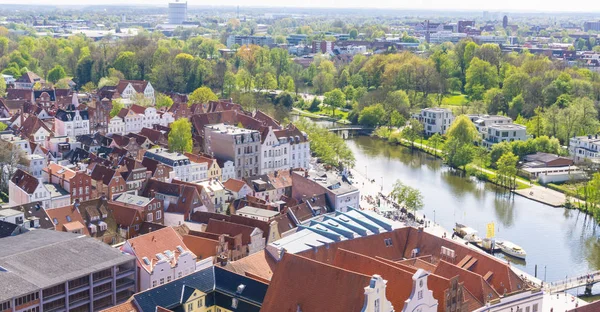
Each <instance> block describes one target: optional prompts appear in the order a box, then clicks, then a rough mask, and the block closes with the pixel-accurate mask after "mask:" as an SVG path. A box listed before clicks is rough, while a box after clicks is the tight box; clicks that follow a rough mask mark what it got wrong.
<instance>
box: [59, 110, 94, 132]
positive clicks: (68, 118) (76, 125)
mask: <svg viewBox="0 0 600 312" xmlns="http://www.w3.org/2000/svg"><path fill="white" fill-rule="evenodd" d="M54 133H55V134H56V136H66V137H70V138H75V137H77V136H79V135H85V134H90V119H89V116H88V112H87V111H79V110H73V111H64V110H62V109H59V110H58V111H57V112H56V115H54Z"/></svg>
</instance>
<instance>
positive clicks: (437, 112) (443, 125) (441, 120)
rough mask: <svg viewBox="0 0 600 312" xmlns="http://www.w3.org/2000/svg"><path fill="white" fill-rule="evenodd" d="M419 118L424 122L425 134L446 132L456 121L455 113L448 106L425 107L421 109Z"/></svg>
mask: <svg viewBox="0 0 600 312" xmlns="http://www.w3.org/2000/svg"><path fill="white" fill-rule="evenodd" d="M419 120H420V121H421V122H422V123H423V128H424V131H425V135H428V136H429V135H434V134H436V133H438V134H446V131H447V130H448V128H450V125H451V124H452V122H453V121H454V114H452V111H451V110H449V109H446V108H438V107H431V108H424V109H422V110H421V114H420V115H419Z"/></svg>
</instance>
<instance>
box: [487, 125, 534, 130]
mask: <svg viewBox="0 0 600 312" xmlns="http://www.w3.org/2000/svg"><path fill="white" fill-rule="evenodd" d="M488 128H490V129H496V130H525V129H526V128H525V126H523V125H518V124H493V125H489V126H488Z"/></svg>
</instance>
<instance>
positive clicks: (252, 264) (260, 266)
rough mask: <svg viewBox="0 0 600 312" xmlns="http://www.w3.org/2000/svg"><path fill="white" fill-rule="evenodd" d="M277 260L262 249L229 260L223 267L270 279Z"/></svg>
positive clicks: (241, 273) (238, 272)
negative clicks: (234, 259) (240, 257)
mask: <svg viewBox="0 0 600 312" xmlns="http://www.w3.org/2000/svg"><path fill="white" fill-rule="evenodd" d="M276 268H277V262H276V261H275V260H274V259H273V257H271V256H269V254H268V253H266V252H265V251H264V250H261V251H259V252H256V253H253V254H251V255H249V256H247V257H243V258H242V259H239V260H236V261H230V262H228V263H227V265H226V266H225V269H227V270H229V271H232V272H235V273H237V274H240V275H246V274H251V275H253V276H258V277H260V278H262V279H265V280H271V278H272V277H273V272H274V271H275V270H276Z"/></svg>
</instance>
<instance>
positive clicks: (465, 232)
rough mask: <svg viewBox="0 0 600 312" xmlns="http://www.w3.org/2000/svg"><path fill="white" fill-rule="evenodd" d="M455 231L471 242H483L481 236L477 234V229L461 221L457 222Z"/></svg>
mask: <svg viewBox="0 0 600 312" xmlns="http://www.w3.org/2000/svg"><path fill="white" fill-rule="evenodd" d="M454 233H456V235H458V237H460V238H462V239H464V240H466V241H467V242H469V243H471V244H481V238H479V236H477V231H476V230H475V229H472V228H470V227H468V226H465V225H462V224H460V223H456V227H455V228H454Z"/></svg>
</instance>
